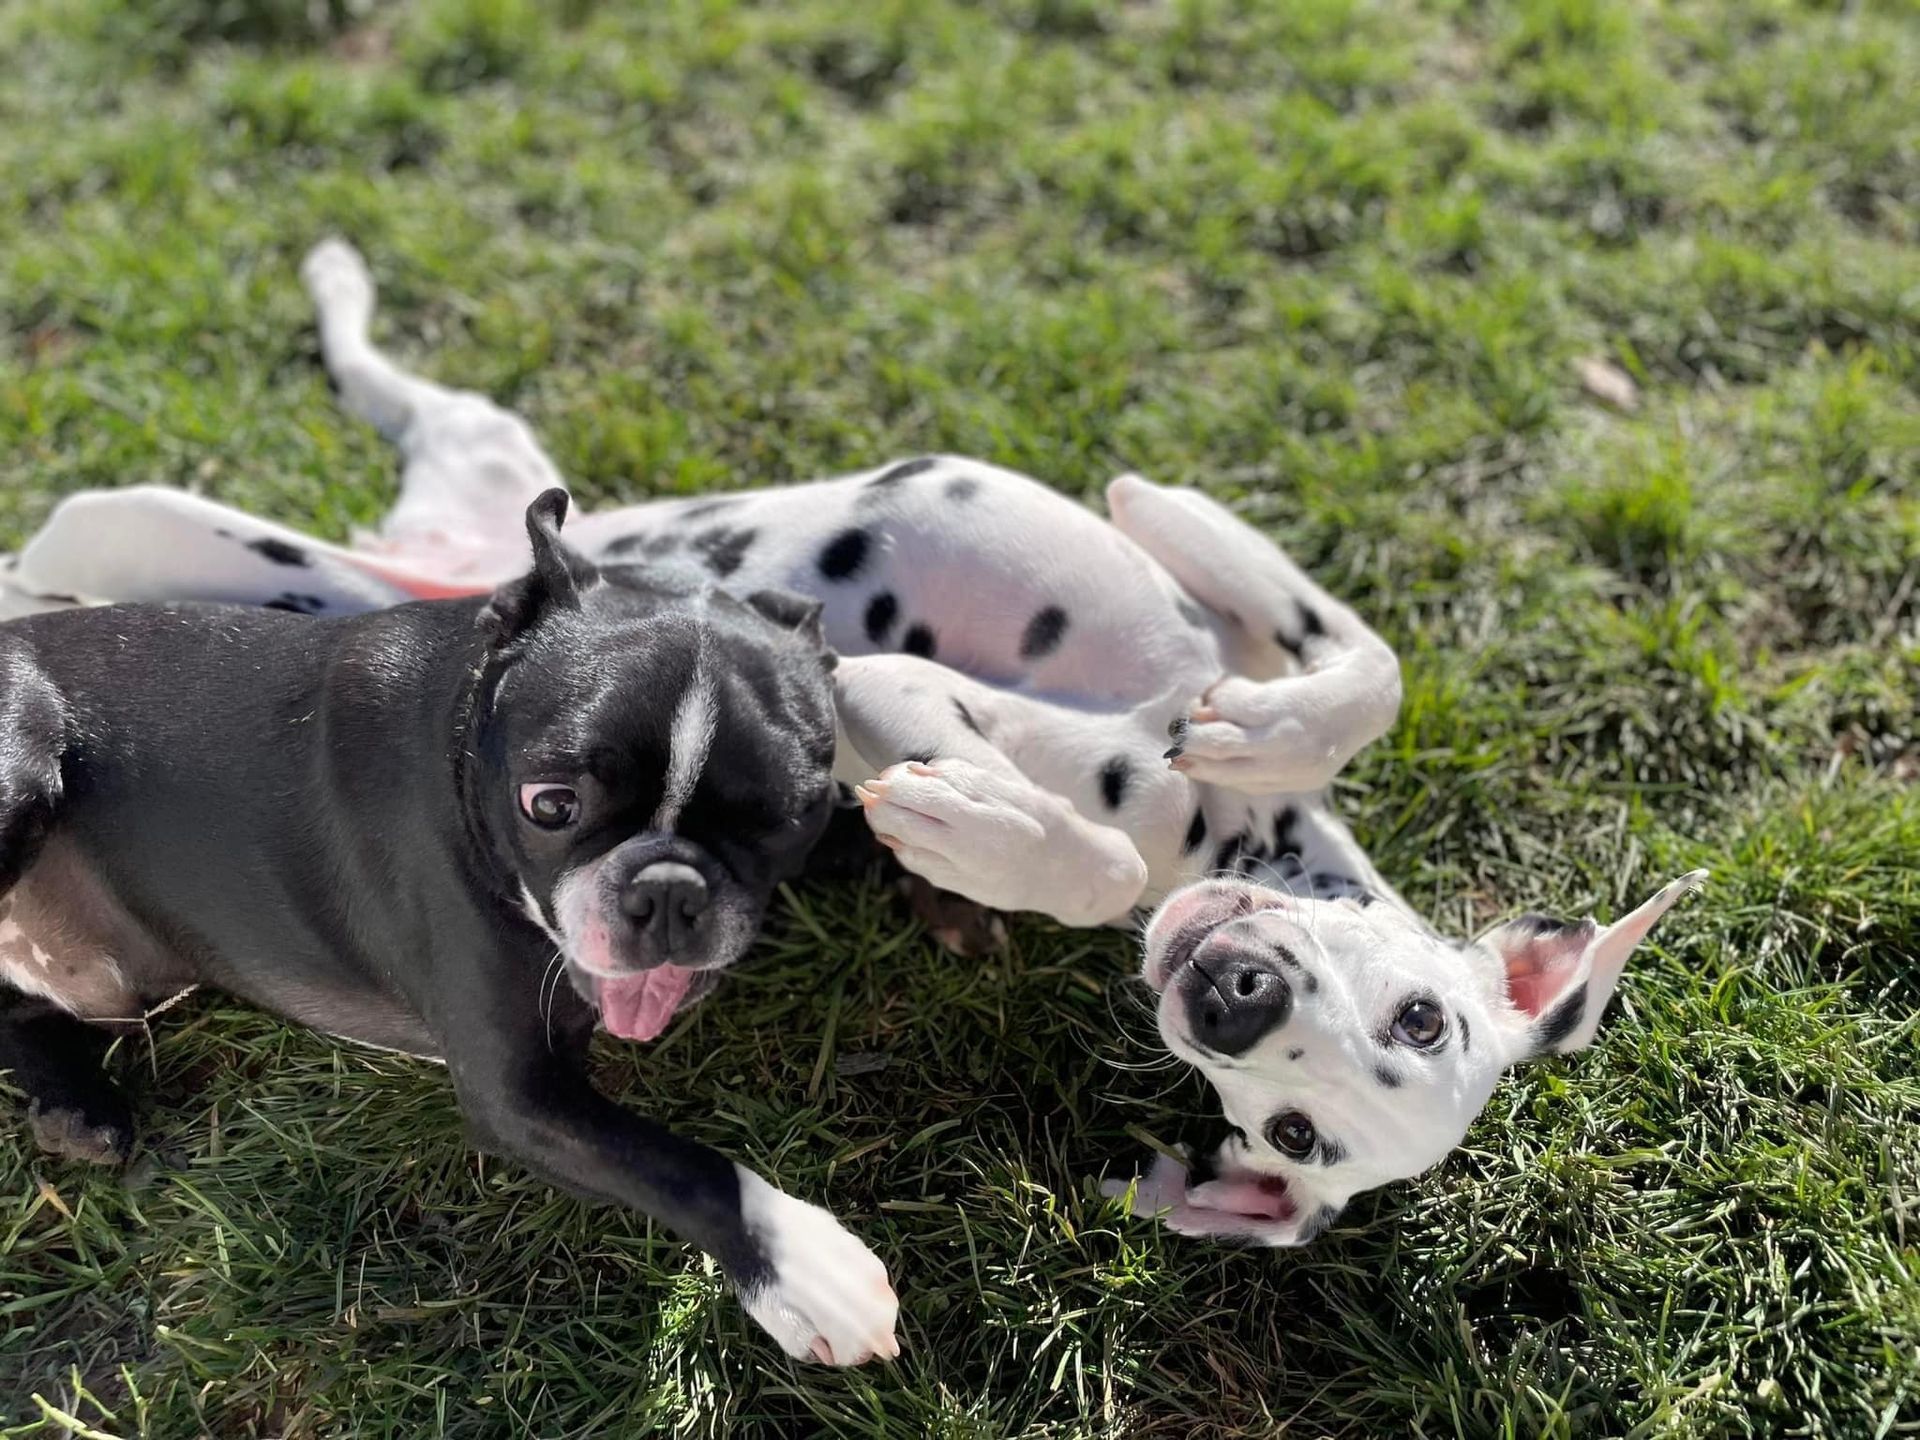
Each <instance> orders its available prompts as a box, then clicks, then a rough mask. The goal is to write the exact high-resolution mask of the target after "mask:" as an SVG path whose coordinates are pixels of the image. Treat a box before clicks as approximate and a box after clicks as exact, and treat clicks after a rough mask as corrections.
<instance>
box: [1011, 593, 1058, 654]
mask: <svg viewBox="0 0 1920 1440" xmlns="http://www.w3.org/2000/svg"><path fill="white" fill-rule="evenodd" d="M1066 635H1067V612H1066V611H1064V610H1062V609H1061V608H1060V607H1059V606H1058V605H1049V606H1047V607H1046V608H1045V609H1043V610H1037V611H1035V612H1034V616H1033V618H1032V619H1031V620H1029V621H1028V622H1027V628H1026V632H1025V633H1024V634H1022V635H1021V637H1020V658H1021V659H1022V660H1040V659H1044V658H1045V657H1046V656H1048V655H1051V654H1052V653H1053V652H1054V651H1056V650H1058V649H1059V648H1060V642H1061V641H1062V640H1064V639H1065V638H1066Z"/></svg>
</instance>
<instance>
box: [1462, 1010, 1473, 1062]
mask: <svg viewBox="0 0 1920 1440" xmlns="http://www.w3.org/2000/svg"><path fill="white" fill-rule="evenodd" d="M1471 1049H1473V1027H1472V1026H1471V1025H1469V1024H1467V1017H1466V1016H1464V1015H1462V1016H1461V1017H1460V1053H1461V1054H1462V1055H1464V1054H1466V1053H1467V1052H1468V1051H1469V1050H1471Z"/></svg>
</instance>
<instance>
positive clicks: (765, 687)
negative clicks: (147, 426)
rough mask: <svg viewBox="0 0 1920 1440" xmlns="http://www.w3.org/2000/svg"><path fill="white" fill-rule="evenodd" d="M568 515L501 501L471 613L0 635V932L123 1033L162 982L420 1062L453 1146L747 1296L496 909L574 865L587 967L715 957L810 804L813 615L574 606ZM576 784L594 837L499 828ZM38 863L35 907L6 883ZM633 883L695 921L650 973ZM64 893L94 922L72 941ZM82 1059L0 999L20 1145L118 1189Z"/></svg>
mask: <svg viewBox="0 0 1920 1440" xmlns="http://www.w3.org/2000/svg"><path fill="white" fill-rule="evenodd" d="M564 511H565V497H564V496H563V495H561V494H560V493H559V492H557V491H556V492H551V493H550V494H549V495H546V496H543V497H541V499H540V500H538V501H536V502H535V503H534V504H533V505H532V506H530V507H529V511H528V531H529V535H530V537H531V539H532V543H533V548H534V557H535V564H534V568H533V570H532V571H531V572H530V573H529V574H528V575H526V576H523V577H521V578H520V579H518V580H515V581H513V582H511V583H509V584H508V585H505V586H502V587H501V590H500V591H499V592H497V593H496V594H495V595H494V596H493V597H492V598H491V599H489V600H486V601H484V602H483V601H481V600H479V599H469V600H444V601H431V602H420V603H415V604H409V605H401V606H398V607H395V608H393V609H388V610H383V611H379V612H376V613H373V614H368V615H360V616H352V617H347V618H341V619H315V618H309V617H306V616H297V615H290V614H284V613H277V612H275V611H272V610H267V609H243V608H236V607H224V606H194V605H172V606H160V605H126V606H113V607H105V608H94V609H81V610H70V611H65V612H59V613H53V614H43V615H35V616H30V617H27V618H24V619H20V620H16V621H13V622H10V623H8V624H6V625H4V626H0V905H4V906H11V907H12V913H13V914H14V915H16V916H17V915H19V914H20V913H22V908H23V906H24V905H25V903H26V900H25V898H24V897H28V896H31V900H32V905H33V906H34V907H35V908H36V910H45V909H46V908H47V907H49V906H51V907H54V914H55V917H56V920H57V921H59V922H61V923H64V922H66V921H68V920H70V919H74V918H76V916H77V918H78V919H80V920H82V921H84V922H85V923H86V924H87V925H89V926H91V927H93V929H94V930H95V931H97V932H98V937H99V938H101V940H102V946H101V948H104V949H106V950H107V951H108V953H111V954H113V955H114V957H115V960H116V962H117V963H118V965H119V969H120V971H121V973H122V974H124V976H125V978H126V982H127V985H128V987H129V988H130V990H131V992H132V996H133V1001H134V1003H135V1004H137V1005H147V1004H152V1003H155V1002H157V1001H159V1000H162V999H165V998H167V997H168V996H170V995H171V994H173V993H175V992H177V991H178V990H179V989H180V988H181V980H182V976H183V975H184V976H185V977H186V978H187V979H189V980H191V981H194V982H198V983H200V984H204V985H209V986H213V987H215V988H218V989H221V990H225V991H227V992H229V993H231V994H234V995H237V996H239V997H241V998H243V999H247V1000H250V1001H252V1002H254V1003H256V1004H259V1005H261V1006H263V1007H265V1008H267V1009H270V1010H274V1011H276V1012H278V1013H280V1014H283V1015H286V1016H289V1017H291V1018H293V1019H296V1020H299V1021H303V1022H306V1023H309V1024H313V1025H315V1026H318V1027H319V1028H321V1029H323V1030H326V1031H329V1032H331V1033H336V1034H342V1035H347V1036H350V1037H353V1038H356V1039H360V1040H364V1041H368V1042H371V1043H373V1044H377V1045H385V1046H390V1047H393V1048H396V1049H401V1050H407V1051H412V1052H415V1053H421V1054H429V1055H437V1056H439V1057H441V1058H443V1059H444V1060H445V1061H446V1064H447V1072H448V1076H449V1078H450V1081H451V1083H452V1085H453V1088H454V1092H455V1095H456V1096H457V1098H458V1101H459V1104H460V1108H461V1110H462V1113H463V1114H464V1115H465V1117H466V1119H467V1121H468V1123H469V1125H470V1127H471V1129H472V1131H473V1133H474V1135H475V1136H476V1137H477V1138H478V1139H479V1140H480V1141H481V1143H483V1144H485V1145H488V1146H490V1147H492V1148H494V1149H497V1150H500V1151H503V1152H506V1153H508V1154H510V1155H512V1156H514V1157H516V1158H518V1159H519V1160H521V1161H522V1162H524V1163H526V1164H527V1165H529V1166H531V1167H532V1168H533V1169H535V1170H536V1171H538V1172H540V1173H541V1174H543V1175H545V1176H546V1177H547V1178H549V1179H550V1180H552V1181H553V1182H554V1183H556V1184H559V1185H562V1186H564V1187H566V1188H567V1189H570V1190H573V1191H576V1192H579V1193H581V1194H584V1195H588V1196H592V1197H595V1198H598V1199H602V1200H614V1201H618V1202H621V1203H624V1204H627V1205H629V1206H632V1207H634V1208H636V1209H639V1210H642V1211H644V1212H646V1213H647V1214H649V1215H652V1216H654V1217H655V1218H657V1219H658V1220H660V1221H661V1222H662V1223H663V1224H664V1225H666V1226H668V1227H669V1228H671V1229H674V1230H677V1231H678V1232H679V1233H680V1234H682V1235H683V1236H685V1237H686V1238H687V1239H689V1240H692V1241H693V1242H694V1243H696V1244H698V1245H700V1246H701V1247H702V1248H704V1249H705V1250H707V1251H708V1252H709V1253H710V1254H712V1255H713V1256H715V1257H716V1258H717V1259H718V1260H719V1261H720V1263H721V1264H722V1265H723V1266H724V1267H726V1269H727V1270H728V1272H729V1273H730V1274H731V1275H732V1276H733V1278H734V1279H735V1281H736V1282H737V1283H739V1284H740V1285H742V1286H743V1287H747V1288H751V1287H753V1286H756V1285H759V1284H762V1283H764V1282H765V1281H766V1280H767V1279H768V1278H769V1271H768V1264H767V1261H766V1259H765V1255H764V1252H763V1249H762V1246H761V1242H760V1241H759V1240H758V1239H756V1237H755V1236H754V1235H752V1234H751V1233H749V1231H748V1229H747V1227H746V1225H745V1223H744V1222H743V1219H742V1217H741V1213H740V1194H739V1184H738V1179H737V1172H736V1171H735V1168H734V1166H733V1164H732V1162H731V1161H729V1160H727V1159H725V1158H724V1157H722V1156H721V1155H719V1154H717V1153H715V1152H714V1151H712V1150H709V1149H707V1148H705V1147H704V1146H701V1145H697V1144H694V1143H691V1142H689V1141H686V1140H683V1139H680V1138H679V1137H677V1136H675V1135H673V1134H671V1133H669V1132H668V1131H667V1130H665V1129H663V1128H662V1127H661V1126H659V1125H657V1124H655V1123H653V1122H651V1121H649V1120H647V1119H644V1118H642V1117H641V1116H639V1115H636V1114H633V1113H630V1112H629V1111H627V1110H625V1109H623V1108H621V1107H620V1106H618V1105H616V1104H614V1103H613V1102H612V1101H611V1100H608V1099H607V1098H606V1097H604V1096H602V1095H601V1094H599V1093H598V1092H597V1091H596V1090H595V1089H594V1088H593V1086H592V1085H591V1084H590V1083H589V1080H588V1077H587V1071H586V1064H585V1060H586V1046H587V1041H588V1038H589V1037H590V1035H591V1033H592V1030H593V1026H594V1008H593V1004H594V1001H595V999H596V998H599V997H601V995H602V993H603V992H602V991H601V990H600V989H599V988H598V987H599V986H600V985H601V983H602V982H600V981H597V980H594V979H593V978H591V977H587V976H584V975H582V974H579V973H576V972H574V970H573V967H572V966H571V965H569V966H568V967H566V971H565V979H566V981H569V982H571V983H559V984H557V985H546V986H544V987H543V980H548V979H552V978H555V977H552V976H550V975H549V962H550V961H551V960H552V958H553V954H554V945H553V942H552V941H551V940H550V939H549V938H548V936H547V935H546V934H545V933H543V932H542V930H541V929H540V928H539V927H538V926H536V925H535V923H534V922H533V921H532V920H531V919H530V918H529V917H528V915H527V914H526V913H525V911H524V909H523V900H522V896H523V895H524V894H527V893H531V894H532V895H533V896H534V897H535V898H536V900H538V901H539V902H540V903H541V905H542V906H543V907H544V908H546V909H547V910H548V911H549V913H550V912H551V898H552V892H553V888H554V885H555V884H556V882H557V879H558V877H559V876H560V875H562V874H565V873H568V872H570V871H572V870H574V869H575V868H577V867H578V866H580V865H582V864H584V863H587V862H589V861H592V862H596V863H597V864H598V866H599V873H601V874H602V875H603V876H605V877H607V879H608V883H609V885H610V887H611V889H612V891H613V892H614V897H615V903H614V904H613V905H611V906H609V908H608V910H607V914H608V916H609V917H610V920H609V923H610V926H611V925H612V924H613V923H615V922H619V923H621V924H623V925H626V926H627V927H628V928H624V929H621V930H619V931H617V932H616V933H615V936H614V939H613V941H612V948H611V949H610V951H609V954H610V955H611V956H612V957H613V960H614V963H615V964H616V965H625V966H633V965H637V964H638V963H640V961H641V959H642V958H645V959H649V960H652V961H658V960H663V959H668V958H671V959H673V960H675V961H676V962H679V963H685V964H688V965H696V966H697V965H707V966H711V967H714V969H716V970H717V968H719V967H724V966H725V965H726V964H727V963H729V962H730V961H731V960H732V959H733V958H735V956H736V955H737V954H738V953H739V950H740V949H741V948H743V947H744V945H745V943H746V941H747V940H748V939H749V938H750V937H751V935H752V934H753V932H754V930H755V928H757V925H758V921H759V918H760V915H761V913H762V911H763V910H764V907H765V905H766V903H767V901H768V899H769V897H770V896H771V894H772V893H773V891H774V889H775V887H776V886H777V885H778V884H779V883H781V882H782V881H783V880H785V879H787V878H790V877H792V876H794V875H797V874H798V873H799V871H800V869H801V866H802V863H803V862H804V860H805V857H806V854H807V851H808V849H809V848H810V847H811V845H812V843H813V841H814V840H815V839H817V838H818V836H819V834H820V833H821V831H822V830H823V828H824V827H825V825H826V822H827V819H828V816H829V814H830V812H831V810H832V786H831V780H830V767H831V763H832V756H833V745H834V734H833V715H832V690H831V685H830V683H829V681H828V679H827V676H826V673H825V669H824V667H823V665H822V664H821V659H822V655H821V649H820V646H819V643H818V639H817V626H818V606H817V604H815V603H814V602H811V601H800V602H799V605H800V607H801V608H799V609H795V608H794V607H793V606H791V605H788V604H786V603H785V601H784V600H783V599H782V598H781V597H780V596H779V594H778V592H765V593H764V595H761V596H755V597H754V599H753V601H752V602H750V603H742V602H739V601H734V600H730V599H727V598H726V597H724V596H722V595H719V594H718V593H717V592H696V591H693V590H690V589H674V588H670V587H668V586H666V585H664V584H660V583H656V582H652V581H649V580H648V579H647V578H646V577H645V576H644V575H643V574H641V572H637V571H632V570H627V569H620V570H615V571H610V572H607V574H606V575H605V576H604V577H603V576H602V575H600V574H599V573H598V572H596V571H595V570H594V569H593V567H592V566H590V565H589V564H587V563H586V562H585V561H583V560H581V559H580V558H579V557H578V556H576V555H574V554H572V553H571V552H570V551H569V550H567V549H566V547H564V546H562V545H561V544H560V542H559V535H558V527H559V521H560V517H561V515H562V514H564ZM785 598H786V600H794V599H797V597H785ZM696 601H697V614H698V616H699V620H698V623H697V624H696V622H695V621H694V619H693V618H692V617H693V616H694V614H695V613H696ZM774 615H777V616H780V617H784V619H785V620H786V621H788V622H791V623H787V624H780V623H769V618H768V617H769V616H774ZM476 622H478V623H476ZM642 636H644V637H645V641H644V643H642V642H641V637H642ZM130 654H134V655H137V656H138V657H139V660H140V663H139V664H130V663H128V659H127V657H128V656H129V655H130ZM702 657H717V660H718V664H719V666H720V672H719V679H718V680H716V681H715V683H716V684H717V685H718V686H719V688H720V690H721V696H720V704H719V705H718V706H717V713H718V717H719V718H718V731H717V734H716V735H715V737H714V740H713V746H712V750H711V752H710V756H709V759H708V763H707V764H706V766H705V768H704V769H703V770H702V771H701V772H700V776H699V779H698V782H697V784H696V787H695V789H694V790H693V793H692V795H691V797H690V799H689V800H688V803H687V804H686V806H685V808H684V809H683V810H682V811H681V814H680V819H679V822H678V824H677V825H676V826H675V827H674V830H673V832H672V833H670V834H655V833H653V832H649V831H645V830H643V829H640V828H638V827H640V826H641V825H643V824H644V818H638V819H628V818H623V817H629V816H638V817H644V816H646V815H647V814H649V813H651V805H652V802H653V800H654V798H655V797H653V796H652V795H651V794H649V793H648V786H650V785H651V786H653V787H656V788H657V786H658V784H659V780H658V776H659V775H660V773H661V772H662V770H663V768H664V765H663V761H664V754H663V748H664V747H665V746H666V745H667V744H668V741H669V732H670V727H671V717H672V712H673V708H674V704H675V701H676V700H677V698H678V697H679V696H680V695H681V694H682V693H684V691H685V689H686V687H687V685H688V684H689V683H690V682H691V676H692V674H693V673H694V667H695V666H697V665H700V664H704V663H707V662H706V661H705V660H703V658H702ZM82 737H83V738H82ZM589 757H591V758H589ZM589 765H591V766H592V770H591V773H590V774H589V772H588V766H589ZM576 770H577V771H578V772H579V777H580V778H579V779H578V780H577V781H575V782H574V783H576V784H577V785H578V786H579V787H580V789H581V793H582V795H583V797H591V803H593V804H595V805H597V806H598V807H599V809H598V811H597V812H596V816H595V822H596V823H594V824H591V825H588V824H582V825H580V826H578V827H576V828H575V830H574V831H573V832H568V833H555V832H549V831H542V830H538V829H537V828H536V827H534V826H532V825H531V824H530V823H528V822H526V821H525V820H524V818H523V817H522V816H521V815H520V812H519V809H518V804H517V800H516V793H517V789H518V787H519V785H521V784H523V783H527V781H528V780H529V779H530V778H531V779H539V778H551V777H552V775H553V774H555V773H560V774H564V775H567V776H569V777H570V778H571V777H572V776H573V775H574V773H575V771H576ZM56 845H57V846H58V847H59V856H58V864H59V866H60V867H61V868H60V871H59V874H60V875H61V876H62V877H63V878H62V879H61V880H60V881H58V882H56V883H55V884H53V885H51V886H44V887H40V888H39V889H33V888H31V887H33V885H34V878H35V873H36V870H35V867H36V865H40V864H51V863H53V855H54V850H53V848H52V847H54V846H56ZM663 858H670V859H671V860H672V861H673V862H675V863H676V864H677V865H681V866H686V867H690V868H693V869H694V870H696V871H697V872H698V873H699V874H700V875H702V876H703V877H704V878H705V880H706V883H707V885H708V887H709V891H710V895H711V900H710V903H709V904H708V907H707V909H706V910H703V911H702V912H701V915H700V917H696V918H695V919H694V920H691V921H687V922H686V924H685V925H684V927H683V929H682V931H681V932H678V933H676V934H674V935H672V936H671V937H669V940H670V948H669V949H668V950H665V951H663V950H661V949H660V948H659V947H660V946H662V945H667V944H668V943H669V940H662V939H661V938H660V936H657V935H654V934H653V933H652V932H651V931H649V930H648V929H647V928H646V927H645V925H644V923H643V922H640V921H632V922H627V921H625V919H624V916H625V912H624V909H623V908H621V907H620V906H619V904H618V900H619V896H620V895H621V894H622V893H624V890H625V889H626V888H627V887H628V886H629V883H630V882H631V881H633V880H635V879H637V878H638V877H640V876H641V874H642V872H643V871H644V870H645V869H646V868H647V867H648V866H649V865H651V864H654V863H657V861H659V860H660V859H663ZM75 873H79V874H82V875H84V876H85V877H87V880H88V884H89V885H90V886H92V887H93V888H95V889H98V891H99V892H100V893H101V894H102V895H105V896H107V897H108V898H107V900H106V901H105V902H104V903H102V904H98V905H95V906H94V908H93V909H92V910H86V911H85V912H84V913H81V911H82V908H83V905H84V902H82V901H81V900H78V899H75V898H73V896H72V895H69V893H68V890H67V888H66V883H67V882H66V879H65V877H67V876H70V875H72V874H75ZM75 893H76V894H77V893H79V892H75ZM62 907H64V908H62ZM136 915H137V916H138V917H139V918H138V920H137V921H136V920H134V919H133V918H132V917H134V916H136ZM703 917H711V920H712V923H711V924H708V925H707V926H706V927H705V928H704V929H703V928H702V925H701V918H703ZM655 928H656V929H657V928H658V927H655ZM110 942H111V943H110ZM96 973H97V972H96ZM627 973H629V974H637V973H638V971H637V970H635V969H629V970H628V971H627ZM706 973H713V972H712V971H708V972H706ZM696 983H697V984H704V983H710V982H696ZM96 1013H98V1012H96ZM134 1013H138V1012H137V1011H135V1012H134ZM101 1018H106V1017H104V1016H103V1017H101ZM102 1038H103V1037H102V1034H101V1032H98V1031H95V1030H92V1029H90V1028H89V1027H87V1026H85V1025H83V1024H81V1022H80V1021H79V1020H78V1019H76V1018H74V1017H73V1016H71V1015H67V1014H65V1013H63V1012H57V1011H55V1010H53V1009H52V1008H51V1007H49V1006H47V1005H46V1004H44V1003H41V1002H39V1001H38V1000H35V999H33V998H31V997H26V996H23V995H21V994H19V993H18V992H16V991H13V990H10V989H4V988H0V1068H6V1069H9V1070H11V1071H12V1074H13V1083H14V1084H16V1085H17V1086H19V1087H20V1088H22V1089H23V1090H25V1091H26V1093H27V1096H28V1100H29V1106H30V1114H31V1116H32V1119H33V1123H34V1126H35V1129H36V1132H37V1133H39V1134H40V1137H41V1139H42V1140H43V1142H44V1143H47V1144H49V1145H51V1146H54V1147H55V1148H61V1149H63V1150H64V1151H65V1152H66V1153H70V1154H85V1155H86V1156H87V1158H93V1159H115V1158H120V1157H121V1156H123V1155H124V1154H125V1149H126V1143H127V1140H128V1137H129V1135H130V1133H131V1128H130V1127H131V1122H130V1118H129V1116H128V1114H127V1109H126V1105H125V1102H124V1100H122V1099H121V1098H120V1096H119V1095H118V1093H117V1092H116V1091H115V1090H114V1088H113V1086H112V1085H111V1084H110V1083H109V1082H108V1081H107V1079H106V1077H105V1075H104V1073H103V1072H102V1071H101V1070H100V1068H99V1064H98V1060H99V1053H100V1049H101V1043H102Z"/></svg>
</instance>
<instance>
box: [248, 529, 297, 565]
mask: <svg viewBox="0 0 1920 1440" xmlns="http://www.w3.org/2000/svg"><path fill="white" fill-rule="evenodd" d="M247 549H249V550H251V551H253V553H254V554H256V555H259V556H262V557H263V558H265V559H268V560H271V561H272V562H273V563H274V564H276V565H292V566H295V567H296V568H299V569H305V568H306V567H308V566H310V565H312V564H313V557H312V556H310V555H308V554H307V552H306V551H304V550H302V549H301V548H300V547H299V546H298V545H289V544H288V543H287V542H286V541H284V540H276V539H275V538H274V537H273V536H271V535H263V536H262V537H261V538H260V539H258V540H249V541H247Z"/></svg>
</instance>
